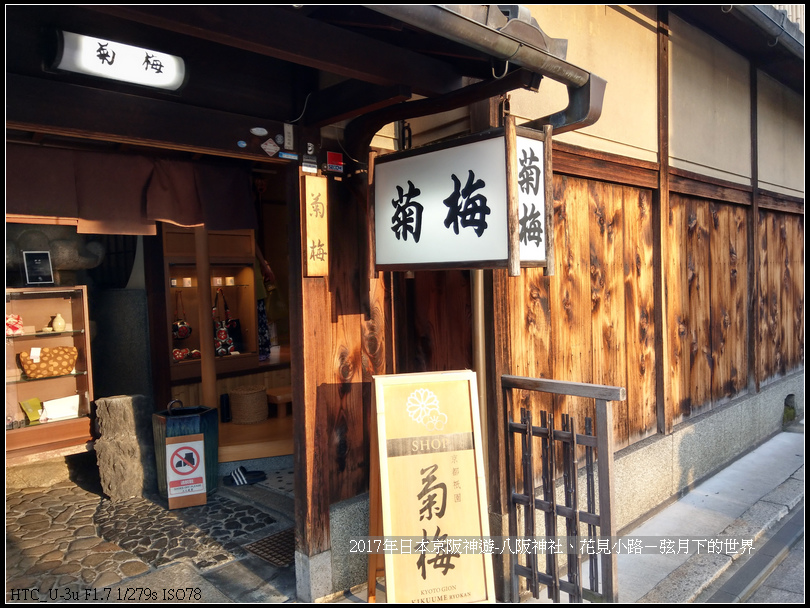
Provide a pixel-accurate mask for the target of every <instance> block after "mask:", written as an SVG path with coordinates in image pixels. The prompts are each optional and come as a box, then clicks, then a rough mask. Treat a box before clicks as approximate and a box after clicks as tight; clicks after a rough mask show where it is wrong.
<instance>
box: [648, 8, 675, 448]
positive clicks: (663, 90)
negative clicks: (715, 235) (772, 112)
mask: <svg viewBox="0 0 810 608" xmlns="http://www.w3.org/2000/svg"><path fill="white" fill-rule="evenodd" d="M668 213H669V10H668V9H667V8H666V7H659V8H658V201H657V204H653V229H654V230H655V231H656V234H655V235H654V236H653V263H654V265H655V274H654V277H653V291H654V292H655V306H654V307H653V308H654V311H655V330H656V331H655V404H656V417H657V419H658V420H657V426H658V432H659V433H661V434H663V435H668V434H670V433H671V432H672V416H673V410H674V404H673V403H672V397H671V391H670V388H671V378H670V372H669V363H670V359H671V354H670V352H669V339H668V334H667V332H668V331H669V330H670V328H669V327H668V325H667V301H666V293H665V290H664V269H665V259H664V258H665V255H664V253H665V252H666V251H667V232H668V228H667V226H668V224H667V216H668Z"/></svg>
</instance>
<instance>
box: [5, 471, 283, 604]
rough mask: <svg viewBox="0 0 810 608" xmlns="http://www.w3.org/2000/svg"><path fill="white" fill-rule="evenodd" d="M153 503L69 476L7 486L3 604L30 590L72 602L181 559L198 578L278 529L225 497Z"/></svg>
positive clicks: (263, 514) (257, 511) (268, 519)
mask: <svg viewBox="0 0 810 608" xmlns="http://www.w3.org/2000/svg"><path fill="white" fill-rule="evenodd" d="M160 502H161V499H160V498H157V497H155V498H154V499H153V500H148V499H145V498H133V499H129V500H125V501H111V500H109V499H106V498H104V497H103V496H101V494H100V493H98V491H97V490H96V491H89V490H85V489H83V488H81V487H79V486H77V485H75V484H74V483H72V482H69V481H66V482H59V483H57V484H54V485H53V486H51V487H47V488H22V489H18V490H14V491H10V492H9V493H8V494H7V496H6V601H10V600H20V599H29V600H31V599H32V598H30V597H29V598H23V597H21V596H20V590H30V589H34V590H36V593H37V595H38V596H40V597H42V598H46V599H48V598H49V597H50V595H54V596H55V598H56V599H57V600H61V601H77V600H79V599H82V598H84V595H85V594H86V593H87V592H88V590H93V589H96V590H103V589H105V588H113V587H115V586H119V587H117V588H123V587H125V586H126V583H125V582H126V581H129V580H131V579H136V578H138V577H142V576H143V575H147V576H153V575H155V576H157V577H158V578H160V577H161V576H163V575H162V574H161V573H162V572H163V569H164V568H173V567H175V566H177V565H180V564H185V565H187V567H188V568H190V569H191V570H192V571H194V572H196V573H197V579H199V580H202V578H201V576H202V573H203V572H204V571H206V570H215V569H217V568H219V567H221V566H223V565H226V564H229V563H233V562H236V561H238V560H239V559H242V558H245V557H248V556H249V553H248V552H247V551H246V550H245V549H243V548H242V547H243V545H245V544H248V543H249V542H252V541H253V540H257V539H259V538H262V537H263V536H266V535H267V534H269V533H270V532H271V531H273V530H275V528H276V527H277V521H276V518H274V517H273V516H272V515H270V514H268V513H266V512H264V511H263V510H261V509H258V508H256V507H255V505H249V504H246V503H243V502H237V501H236V500H232V499H231V498H229V497H227V496H220V495H217V494H214V495H212V496H209V498H208V504H206V505H203V506H199V507H189V508H186V509H179V510H175V511H169V510H167V509H166V508H165V504H163V505H162V504H159V503H160ZM166 576H169V575H166ZM195 580H196V579H195ZM293 588H294V584H293ZM14 590H17V591H16V592H15V591H14ZM14 593H16V596H15V595H14ZM32 593H34V592H32ZM273 593H274V595H273V597H280V595H279V593H276V592H275V591H274V592H273ZM29 595H30V594H29ZM282 595H283V594H282ZM85 599H86V598H85ZM93 599H95V598H93Z"/></svg>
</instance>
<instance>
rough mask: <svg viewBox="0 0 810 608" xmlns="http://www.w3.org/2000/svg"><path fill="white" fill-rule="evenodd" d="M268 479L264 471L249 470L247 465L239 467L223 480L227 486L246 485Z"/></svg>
mask: <svg viewBox="0 0 810 608" xmlns="http://www.w3.org/2000/svg"><path fill="white" fill-rule="evenodd" d="M266 479H267V474H266V473H265V472H264V471H248V470H246V469H245V467H239V468H238V469H236V470H235V471H233V472H232V473H231V474H230V475H226V476H225V478H224V479H223V482H224V483H225V485H226V486H246V485H251V484H254V483H258V482H260V481H264V480H266Z"/></svg>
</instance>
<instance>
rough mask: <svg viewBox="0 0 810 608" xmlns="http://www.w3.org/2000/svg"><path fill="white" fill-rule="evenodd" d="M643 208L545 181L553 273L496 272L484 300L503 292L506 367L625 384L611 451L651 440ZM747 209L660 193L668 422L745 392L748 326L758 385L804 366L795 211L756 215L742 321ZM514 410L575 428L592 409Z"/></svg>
mask: <svg viewBox="0 0 810 608" xmlns="http://www.w3.org/2000/svg"><path fill="white" fill-rule="evenodd" d="M651 201H652V193H651V191H650V190H648V189H646V188H641V187H632V186H623V185H619V184H611V183H608V182H603V181H597V180H589V179H585V178H579V177H572V176H567V175H555V176H554V221H555V230H556V233H555V238H556V239H557V241H556V243H557V265H556V273H555V276H553V277H550V278H549V277H544V276H543V275H542V272H541V271H540V270H532V269H523V271H522V274H521V277H519V278H506V277H500V274H499V273H501V271H495V273H496V274H495V276H496V280H495V282H494V285H495V286H496V288H495V290H494V292H495V295H494V297H496V298H498V297H499V296H498V290H502V291H503V292H504V295H503V298H504V300H505V304H504V306H503V307H500V308H498V307H496V310H498V309H500V310H502V311H505V312H504V313H502V314H503V315H504V316H506V317H508V318H509V321H508V324H507V326H506V327H504V331H505V332H507V334H508V336H509V338H508V341H509V363H508V367H509V373H512V374H516V375H527V376H533V377H541V378H554V379H558V380H571V381H576V382H594V383H597V384H608V385H615V386H625V387H626V388H627V393H628V398H627V402H626V403H625V404H616V409H615V414H614V438H615V441H616V445H617V447H619V448H620V447H623V446H626V445H629V444H631V443H634V442H635V441H638V440H639V439H642V438H644V437H646V436H648V435H650V434H653V433H655V432H656V403H655V375H656V357H655V350H654V337H655V332H656V331H660V329H659V328H656V327H655V324H654V314H653V310H654V306H655V301H654V294H653V272H654V267H653V230H654V226H653V224H652V213H651V204H652V203H651ZM750 213H751V209H750V207H749V206H745V205H739V204H728V203H722V202H718V201H716V200H710V199H704V198H699V197H696V196H685V195H681V194H677V193H672V194H671V197H670V205H669V212H668V214H667V216H666V223H665V225H666V227H667V231H668V233H667V239H666V242H667V248H666V250H665V251H663V252H662V256H663V258H664V265H663V268H664V284H665V294H666V296H665V297H666V315H665V317H664V318H665V320H666V328H664V331H667V332H668V338H669V339H668V341H667V343H668V347H669V349H670V351H669V353H668V354H669V366H668V369H666V370H663V372H664V373H666V374H669V376H670V398H671V401H670V404H669V408H670V410H669V412H668V414H669V415H670V416H671V417H672V421H673V423H678V422H680V421H682V420H684V419H685V418H687V417H689V416H692V415H696V414H699V413H701V412H704V411H706V410H708V409H710V408H712V407H714V406H716V405H719V404H722V403H724V402H726V401H728V400H729V399H731V398H734V397H737V396H739V395H741V394H745V393H746V392H747V391H748V390H750V389H749V367H750V362H749V358H750V353H749V352H748V350H749V349H748V336H749V331H752V330H753V331H757V332H758V339H757V342H756V343H757V344H758V345H759V348H760V357H759V361H760V368H761V369H759V370H757V372H756V374H757V376H756V379H758V380H759V381H761V382H763V383H767V382H768V381H769V380H772V379H773V378H775V377H779V376H781V375H784V374H785V373H788V372H789V371H790V370H793V369H796V368H797V367H799V366H801V365H803V362H804V343H803V328H804V315H803V303H804V281H803V276H801V271H802V270H803V268H804V220H803V216H801V215H795V214H788V213H780V212H774V211H761V212H760V214H759V215H760V221H759V222H758V223H757V226H758V228H757V229H758V238H757V239H756V243H757V245H758V246H759V247H761V253H760V269H759V272H758V280H759V281H760V284H759V292H760V301H759V305H758V307H757V308H758V311H759V313H758V318H757V320H756V321H752V320H751V319H749V315H748V312H747V311H748V302H749V298H750V294H751V292H752V288H751V287H752V285H751V278H750V275H749V272H748V260H749V257H750V256H751V252H750V251H749V244H748V238H747V232H748V230H749V225H748V224H749V222H750V221H751V219H750ZM796 269H800V270H799V271H798V272H797V270H796ZM499 277H500V278H499ZM751 323H756V327H749V325H750V324H751ZM498 328H499V326H498V321H497V320H496V332H497V331H499V329H498ZM521 406H530V407H531V408H532V410H533V413H534V415H535V417H536V418H535V419H536V420H537V419H539V418H537V417H538V416H539V412H540V411H541V410H545V411H551V412H553V413H554V415H555V418H558V417H559V415H561V414H570V415H572V416H575V419H576V422H577V426H578V428H581V425H582V424H584V422H583V420H584V417H585V416H589V415H591V413H592V412H591V410H592V404H589V403H587V402H586V400H579V399H562V398H555V401H554V403H550V398H549V397H547V396H534V397H531V398H530V397H529V396H526V395H515V399H514V400H513V404H512V409H511V411H510V412H508V414H511V416H512V419H514V420H517V419H519V411H520V407H521Z"/></svg>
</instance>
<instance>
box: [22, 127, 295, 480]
mask: <svg viewBox="0 0 810 608" xmlns="http://www.w3.org/2000/svg"><path fill="white" fill-rule="evenodd" d="M7 135H8V139H9V141H12V142H13V141H14V138H15V134H14V132H9V133H8V134H7ZM19 137H20V141H21V142H22V141H23V140H24V138H25V134H20V136H19ZM45 139H46V141H45V143H46V144H48V147H53V148H58V149H59V150H63V151H68V150H72V151H84V150H92V151H93V152H94V153H97V152H100V153H105V154H118V155H123V154H126V153H125V152H122V151H121V150H115V149H113V148H112V145H111V144H107V143H103V142H90V141H88V140H79V139H76V138H70V137H62V136H56V135H49V136H46V138H45ZM27 148H28V149H29V150H30V149H31V148H30V146H27ZM129 152H133V153H135V154H137V155H138V156H139V157H141V158H144V157H147V158H157V157H160V158H170V159H172V160H178V161H179V162H184V163H189V162H194V161H193V160H192V159H191V157H190V156H189V155H188V154H185V153H180V152H172V151H166V150H153V149H147V148H139V149H137V150H134V149H131V150H129ZM288 170H289V168H288V167H286V165H279V166H272V165H269V164H268V165H267V166H266V167H261V166H260V167H259V168H258V170H256V171H254V172H251V173H250V179H251V185H250V188H252V190H253V196H254V200H255V207H254V211H255V215H256V218H257V226H256V229H255V230H233V231H230V230H228V231H213V230H212V231H207V234H208V243H207V245H208V251H209V255H208V259H207V260H206V262H207V265H208V268H207V269H201V268H199V267H198V263H197V257H196V250H195V239H196V236H197V235H196V234H195V232H196V231H195V229H194V228H182V227H179V226H176V225H173V224H170V223H163V222H159V223H158V229H157V234H156V235H154V236H151V235H145V236H134V235H131V234H130V235H124V234H118V233H113V231H114V228H112V229H110V230H108V231H103V230H98V231H97V232H96V233H88V234H83V233H79V231H78V230H77V228H76V220H75V219H74V220H72V221H71V220H70V219H69V218H61V217H57V216H46V215H42V216H39V215H36V213H37V210H36V208H35V207H32V214H31V215H27V216H25V217H17V216H7V222H10V224H9V225H10V226H12V228H13V230H11V231H8V230H7V232H8V233H9V234H11V233H12V232H13V233H14V234H17V233H24V232H27V233H29V236H30V234H35V235H36V236H37V237H40V240H42V239H43V238H44V239H45V240H44V241H43V243H42V244H41V245H38V246H37V247H36V249H40V248H45V249H47V248H49V247H51V246H53V247H62V248H63V247H64V246H66V243H68V242H70V243H73V244H75V245H76V248H77V256H78V255H80V254H81V250H82V248H84V247H86V246H87V245H88V244H90V243H92V244H93V245H92V246H91V249H93V250H95V249H94V248H101V249H103V250H104V251H105V254H104V256H103V259H102V261H101V262H100V263H97V264H96V265H95V266H93V267H90V268H81V269H78V270H77V269H75V268H72V267H71V268H68V267H67V266H66V267H64V268H59V267H55V268H54V271H55V278H56V281H63V282H64V284H65V285H68V284H70V285H72V284H86V285H87V286H88V302H89V310H90V322H91V323H92V329H91V330H90V332H88V333H91V340H90V343H91V344H90V348H91V350H92V355H93V356H92V361H93V372H94V374H93V376H92V377H93V384H94V385H95V387H96V390H95V393H93V392H92V391H91V393H90V395H91V396H92V397H93V398H95V399H98V398H102V397H109V396H112V395H125V394H146V395H148V396H151V397H153V399H154V404H155V408H156V410H159V409H162V408H163V407H165V405H166V404H167V403H168V402H169V401H171V400H173V399H180V400H181V401H182V402H183V404H184V405H186V406H196V405H202V404H205V405H208V406H210V407H217V408H220V407H221V406H222V405H227V404H228V400H229V397H231V396H232V395H233V396H235V397H236V401H237V402H239V401H240V400H241V401H242V403H236V404H235V406H236V407H237V408H239V407H248V408H251V409H250V411H248V412H247V413H245V412H241V413H240V415H239V416H236V419H234V416H233V409H231V416H230V417H228V416H226V415H222V416H221V418H220V420H221V422H220V434H219V444H220V445H219V448H220V450H219V460H220V462H222V463H237V462H239V461H244V460H252V459H259V458H270V457H276V456H288V457H291V456H292V454H293V411H292V389H291V384H292V382H291V358H290V348H289V337H290V327H289V305H288V299H289V280H290V270H289V254H288V251H287V244H288V238H287V230H288V220H287V216H288V213H287V201H286V195H285V174H286V171H288ZM246 173H247V171H246ZM102 232H104V233H102ZM46 233H47V234H51V233H53V235H52V238H50V237H47V236H43V235H45V234H46ZM63 233H64V234H68V235H69V236H68V237H65V236H64V234H63ZM74 242H75V243H74ZM25 248H26V249H31V247H30V246H27V245H26V247H25ZM74 257H75V256H74ZM53 259H54V263H56V256H53ZM7 266H8V265H7ZM203 275H208V278H207V279H204V278H201V277H203ZM14 281H22V277H21V276H20V275H19V273H15V272H14V269H11V274H9V268H8V267H7V284H8V286H9V287H12V286H14ZM209 282H210V287H211V300H213V301H214V302H216V294H217V292H220V290H221V296H223V298H222V299H220V300H219V302H218V308H219V309H220V312H221V313H222V314H223V315H224V310H222V309H223V308H224V306H225V303H226V302H227V306H228V308H229V312H230V314H231V316H232V317H234V318H236V319H238V320H239V322H240V324H241V337H242V345H241V346H240V347H239V348H240V350H239V351H238V353H239V354H232V355H229V356H223V357H218V358H217V360H216V362H215V364H214V369H215V376H216V389H215V391H216V397H217V399H216V402H215V403H204V399H203V395H202V390H201V387H202V367H201V362H200V353H201V351H202V350H203V349H206V348H208V343H207V340H205V338H203V337H202V333H203V332H202V331H201V330H202V328H201V326H200V324H201V323H202V322H204V321H203V319H205V318H206V317H207V316H208V315H207V313H206V314H205V315H200V311H201V310H207V307H206V306H204V305H203V304H202V302H201V301H200V298H198V295H197V294H198V289H197V287H198V285H200V284H201V283H202V284H206V283H209ZM21 285H22V283H21ZM133 294H134V295H133ZM110 311H117V312H115V313H114V314H111V313H110ZM178 317H182V318H183V319H184V320H185V322H187V323H188V325H189V326H190V327H191V329H192V331H191V332H190V333H191V335H190V336H189V337H187V338H180V339H178V338H177V337H176V334H174V333H173V332H172V324H173V323H174V322H175V321H177V320H178ZM211 348H213V344H212V345H211ZM178 351H179V352H178ZM175 354H176V356H175ZM256 387H260V390H259V391H256V390H253V391H252V392H251V391H247V394H245V389H251V388H254V389H255V388H256ZM257 393H258V394H257ZM14 403H16V401H15V402H14ZM85 409H87V408H85ZM88 413H89V412H88V411H82V415H87V414H88ZM221 413H222V414H226V413H227V412H221ZM246 415H247V416H248V418H245V416H246ZM240 416H241V418H240ZM250 416H254V417H255V419H250V418H249V417H250ZM23 423H24V420H21V422H20V424H21V425H22V424H23ZM12 430H14V431H16V429H12ZM27 434H30V433H27ZM90 439H91V437H90V433H89V432H88V433H85V434H84V435H82V436H81V437H79V436H76V437H73V438H72V439H71V441H73V442H74V443H75V446H74V447H75V449H77V450H78V449H86V447H87V446H86V444H87V442H88V441H89V440H90ZM29 444H30V445H29ZM46 444H47V442H44V443H43V447H42V449H46V448H45V447H44V446H45V445H46ZM25 447H26V449H27V450H28V451H31V450H34V451H36V450H37V449H38V448H37V442H36V441H33V440H32V441H29V442H27V443H26V446H25ZM61 447H68V448H69V447H70V446H61ZM291 461H292V459H291V458H290V462H291ZM234 466H235V465H234Z"/></svg>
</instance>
